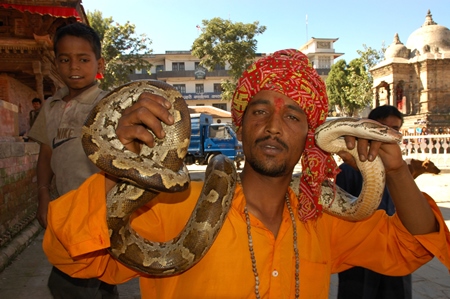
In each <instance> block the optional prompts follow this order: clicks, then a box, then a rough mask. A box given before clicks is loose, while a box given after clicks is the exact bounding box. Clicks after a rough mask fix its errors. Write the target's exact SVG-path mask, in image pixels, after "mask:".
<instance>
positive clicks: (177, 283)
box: [43, 174, 450, 299]
mask: <svg viewBox="0 0 450 299" xmlns="http://www.w3.org/2000/svg"><path fill="white" fill-rule="evenodd" d="M201 187H202V184H201V183H198V182H192V183H191V187H190V188H189V189H188V190H187V191H184V192H181V193H177V194H161V195H160V196H158V198H157V199H155V200H154V202H151V203H150V204H148V205H147V206H145V207H143V208H141V209H140V210H139V212H138V213H136V217H135V218H134V220H133V222H132V226H133V227H134V229H136V230H137V231H138V232H139V233H140V234H141V235H142V236H144V237H146V238H148V239H150V240H154V241H166V240H169V239H171V238H173V237H175V236H176V235H177V234H178V233H179V232H180V231H181V229H182V228H183V227H184V225H185V223H186V221H187V219H188V218H189V216H190V213H191V211H192V209H193V207H194V205H195V203H196V201H197V198H198V194H199V193H200V191H201ZM428 199H429V202H430V205H431V206H432V208H433V211H434V213H435V214H436V217H437V218H438V221H439V224H440V227H441V230H440V232H437V233H431V234H428V235H423V236H415V237H413V236H411V235H410V234H409V233H408V232H407V231H406V229H405V228H404V227H403V225H402V224H401V222H400V220H399V219H398V218H397V217H396V216H395V215H394V216H392V217H389V216H387V215H386V214H385V213H384V211H377V212H376V213H375V214H374V215H373V216H372V217H370V218H369V219H367V220H365V221H361V222H357V223H353V222H347V221H343V220H340V219H337V218H335V217H332V216H330V215H327V214H324V215H322V216H321V217H320V218H319V219H318V220H317V221H315V222H312V221H310V222H308V223H306V224H303V223H301V222H300V221H298V219H297V222H296V223H297V233H298V245H297V246H298V249H299V255H300V298H328V289H329V284H330V274H332V273H336V272H340V271H342V270H345V269H348V268H350V267H352V266H362V267H365V268H369V269H372V270H374V271H378V272H382V273H384V274H388V275H405V274H407V273H411V272H413V271H414V270H415V269H417V268H418V267H420V266H421V265H422V264H424V263H426V262H428V261H429V260H431V258H432V257H433V255H436V256H437V257H438V258H439V259H440V260H441V261H442V262H443V263H444V264H445V265H446V266H447V267H448V268H450V256H449V248H450V246H449V245H450V234H449V232H448V229H447V227H446V225H445V223H444V221H443V219H442V216H441V214H440V212H439V209H438V207H437V206H436V205H435V203H434V202H433V200H431V199H430V198H428ZM290 200H291V202H292V206H293V209H294V210H295V209H296V207H297V200H296V198H295V195H294V194H293V193H292V192H290ZM244 205H245V199H244V196H243V192H242V188H241V187H240V186H239V185H238V186H237V188H236V191H235V197H234V199H233V203H232V208H231V210H230V212H229V214H228V216H227V219H226V221H225V224H224V226H223V228H222V230H221V231H220V233H219V235H218V237H217V239H216V241H215V242H214V244H213V246H212V247H211V249H210V250H209V251H208V253H207V254H206V255H205V257H204V258H203V259H202V260H200V262H199V263H198V264H196V265H195V266H194V267H192V268H191V269H189V270H187V271H186V272H184V273H182V274H180V275H175V276H171V277H164V278H155V277H148V276H145V275H144V276H141V278H140V279H141V280H140V286H141V294H142V298H144V299H149V298H184V299H189V298H254V297H255V294H254V285H255V278H254V275H253V272H252V264H251V259H250V252H249V249H248V237H247V227H246V221H245V216H244V213H243V209H244ZM250 216H251V215H250ZM105 217H106V206H105V191H104V177H103V176H102V175H100V174H96V175H93V176H92V177H91V178H89V179H88V180H87V181H86V182H85V183H84V184H83V185H82V186H81V187H80V188H79V189H78V190H76V191H73V192H70V193H68V194H66V195H65V196H63V197H61V198H59V199H58V200H56V201H53V202H52V203H51V204H50V210H49V220H48V228H47V231H46V233H45V238H44V243H43V247H44V251H45V252H46V254H47V256H48V259H49V261H50V262H51V263H52V264H54V265H55V266H56V267H58V268H59V269H61V270H62V271H64V272H66V273H68V274H69V275H72V276H74V277H83V278H88V277H98V278H100V279H101V280H104V281H106V282H109V283H112V284H117V283H121V282H125V281H126V280H128V279H131V278H133V277H136V276H139V273H137V272H136V271H134V270H131V269H129V268H127V267H126V266H124V265H123V264H121V263H120V262H118V261H116V260H115V259H114V258H112V257H111V256H110V255H109V254H108V252H107V251H106V250H105V248H108V246H109V237H108V236H109V235H108V229H107V226H106V221H105ZM250 220H251V225H252V237H253V247H254V252H255V256H256V263H257V268H258V274H259V278H260V294H261V297H262V298H277V299H278V298H294V294H295V278H294V272H295V258H294V253H293V233H292V223H291V219H290V216H289V213H288V211H287V209H286V208H285V210H284V212H283V220H282V223H281V227H280V230H279V233H278V236H277V238H276V239H275V238H274V236H273V234H272V233H271V232H270V231H269V230H268V229H267V228H265V227H264V225H263V224H262V223H261V222H260V221H259V220H258V219H256V218H255V217H251V219H250Z"/></svg>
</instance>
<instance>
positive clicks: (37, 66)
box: [33, 61, 44, 100]
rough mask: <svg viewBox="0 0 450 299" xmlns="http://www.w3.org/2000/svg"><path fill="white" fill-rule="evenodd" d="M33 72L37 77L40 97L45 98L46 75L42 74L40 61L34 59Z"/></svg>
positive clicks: (37, 90)
mask: <svg viewBox="0 0 450 299" xmlns="http://www.w3.org/2000/svg"><path fill="white" fill-rule="evenodd" d="M33 73H34V77H35V78H36V92H37V94H38V96H39V98H40V99H41V100H44V76H43V74H42V69H41V62H40V61H33Z"/></svg>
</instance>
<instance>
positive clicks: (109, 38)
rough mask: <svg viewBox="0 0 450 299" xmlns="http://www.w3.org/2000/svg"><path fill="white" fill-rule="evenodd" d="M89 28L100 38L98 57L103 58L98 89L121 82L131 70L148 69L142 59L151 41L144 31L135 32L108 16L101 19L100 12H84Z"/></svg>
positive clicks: (124, 80) (129, 26) (148, 50)
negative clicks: (101, 77)
mask: <svg viewBox="0 0 450 299" xmlns="http://www.w3.org/2000/svg"><path fill="white" fill-rule="evenodd" d="M87 17H88V20H89V23H90V25H91V27H92V28H94V30H95V31H97V33H98V34H99V36H100V39H101V41H102V56H103V58H104V59H105V61H106V69H105V74H104V79H102V80H101V84H100V86H101V88H103V89H105V90H107V89H110V88H112V87H116V86H119V85H122V84H125V83H127V82H128V81H129V75H130V73H131V72H132V71H133V70H134V69H149V68H150V67H151V64H150V63H149V62H148V61H147V60H145V59H144V56H145V55H146V54H150V53H151V52H152V50H151V49H150V45H151V40H150V39H149V38H147V36H146V35H145V34H141V35H136V34H135V25H134V24H131V23H130V22H128V21H127V22H126V23H125V24H124V25H121V24H119V23H116V22H114V20H113V19H112V17H109V18H103V15H102V13H101V12H100V11H98V10H95V11H94V12H92V13H91V12H89V11H88V12H87Z"/></svg>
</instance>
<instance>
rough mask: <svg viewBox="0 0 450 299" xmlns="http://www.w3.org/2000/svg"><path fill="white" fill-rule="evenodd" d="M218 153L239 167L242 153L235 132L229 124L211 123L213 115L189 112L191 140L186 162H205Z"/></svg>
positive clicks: (242, 158) (242, 157)
mask: <svg viewBox="0 0 450 299" xmlns="http://www.w3.org/2000/svg"><path fill="white" fill-rule="evenodd" d="M219 154H223V155H225V156H227V157H228V158H230V159H231V160H233V161H235V163H236V167H237V168H238V169H239V167H240V163H241V162H242V161H243V160H244V154H243V151H242V143H241V142H240V141H239V140H238V139H237V136H236V132H235V131H234V130H233V128H232V127H231V125H229V124H224V123H220V124H213V117H212V116H211V115H209V114H205V113H193V114H191V142H190V144H189V149H188V153H187V155H186V158H185V162H186V164H187V165H190V164H194V163H198V164H207V163H209V161H210V160H211V159H212V157H214V156H215V155H219Z"/></svg>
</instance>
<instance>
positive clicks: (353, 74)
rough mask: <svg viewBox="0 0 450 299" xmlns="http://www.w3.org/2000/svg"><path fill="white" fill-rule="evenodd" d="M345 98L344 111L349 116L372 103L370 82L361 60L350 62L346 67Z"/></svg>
mask: <svg viewBox="0 0 450 299" xmlns="http://www.w3.org/2000/svg"><path fill="white" fill-rule="evenodd" d="M347 70H348V74H349V76H348V77H347V80H348V83H349V84H348V87H347V90H346V93H347V98H346V105H345V109H344V111H345V112H346V113H347V114H348V115H349V116H354V114H355V112H357V111H359V110H361V109H363V108H365V107H367V106H368V105H369V104H370V103H371V101H372V80H370V78H369V76H368V75H369V72H367V71H366V67H365V65H364V62H363V60H362V59H361V58H356V59H353V60H352V61H350V63H349V65H348V67H347Z"/></svg>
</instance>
